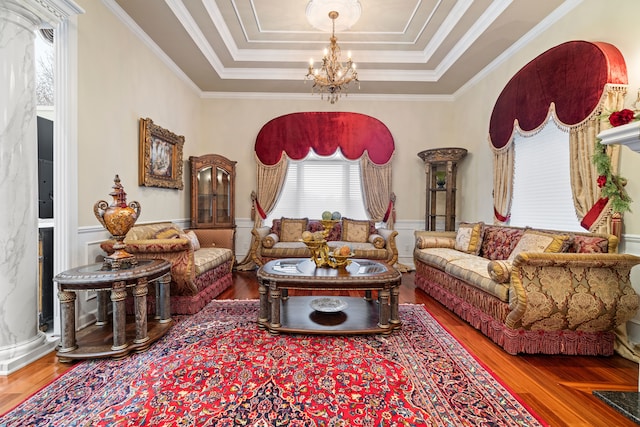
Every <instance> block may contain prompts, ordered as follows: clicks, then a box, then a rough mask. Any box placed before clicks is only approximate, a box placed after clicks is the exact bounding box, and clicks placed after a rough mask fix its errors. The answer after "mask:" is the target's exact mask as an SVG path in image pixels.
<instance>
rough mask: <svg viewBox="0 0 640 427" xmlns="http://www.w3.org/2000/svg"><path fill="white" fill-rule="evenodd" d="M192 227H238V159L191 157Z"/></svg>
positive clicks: (213, 155) (214, 156)
mask: <svg viewBox="0 0 640 427" xmlns="http://www.w3.org/2000/svg"><path fill="white" fill-rule="evenodd" d="M189 162H190V164H191V228H223V229H226V228H235V227H236V224H235V177H236V162H235V161H233V160H229V159H227V158H226V157H223V156H220V155H218V154H206V155H204V156H199V157H194V156H191V157H189Z"/></svg>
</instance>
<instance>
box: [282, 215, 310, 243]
mask: <svg viewBox="0 0 640 427" xmlns="http://www.w3.org/2000/svg"><path fill="white" fill-rule="evenodd" d="M308 223H309V218H295V219H294V218H282V219H281V220H280V241H281V242H297V241H299V240H300V239H302V232H303V231H305V230H306V229H307V224H308Z"/></svg>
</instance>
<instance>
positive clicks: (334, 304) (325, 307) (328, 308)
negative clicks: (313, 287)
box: [309, 297, 349, 313]
mask: <svg viewBox="0 0 640 427" xmlns="http://www.w3.org/2000/svg"><path fill="white" fill-rule="evenodd" d="M309 306H310V307H311V308H313V309H314V310H315V311H319V312H321V313H337V312H339V311H342V310H344V309H346V308H347V307H348V306H349V304H347V303H346V301H343V300H341V299H340V298H332V297H323V298H316V299H314V300H311V302H310V303H309Z"/></svg>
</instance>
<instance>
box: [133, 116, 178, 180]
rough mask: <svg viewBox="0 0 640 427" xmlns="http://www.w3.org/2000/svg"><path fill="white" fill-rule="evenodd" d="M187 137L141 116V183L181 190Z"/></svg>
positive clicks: (139, 176) (139, 177) (139, 175)
mask: <svg viewBox="0 0 640 427" xmlns="http://www.w3.org/2000/svg"><path fill="white" fill-rule="evenodd" d="M183 145H184V136H182V135H176V134H175V133H173V132H171V131H169V130H167V129H163V128H161V127H160V126H158V125H155V124H154V123H153V120H151V119H149V118H146V119H140V155H139V158H140V166H139V173H138V181H139V182H138V184H139V185H144V186H147V187H163V188H177V189H178V190H182V189H183V188H184V183H183V182H182V146H183Z"/></svg>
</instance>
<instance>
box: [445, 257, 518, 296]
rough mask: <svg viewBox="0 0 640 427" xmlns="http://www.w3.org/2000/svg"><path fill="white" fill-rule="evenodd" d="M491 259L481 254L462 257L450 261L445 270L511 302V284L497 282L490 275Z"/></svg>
mask: <svg viewBox="0 0 640 427" xmlns="http://www.w3.org/2000/svg"><path fill="white" fill-rule="evenodd" d="M489 262H490V261H489V260H488V259H486V258H482V257H479V256H472V257H466V258H460V259H455V260H452V261H450V262H449V263H448V264H447V266H446V267H445V272H447V273H448V274H450V275H452V276H454V277H457V278H458V279H460V280H464V281H465V282H467V283H469V284H471V285H473V286H475V287H477V288H479V289H482V290H483V291H485V292H487V293H489V294H491V295H493V296H494V297H496V298H499V299H500V300H501V301H504V302H509V287H510V286H509V284H506V283H497V282H496V281H494V280H492V279H491V277H490V276H489V271H488V267H487V266H488V264H489Z"/></svg>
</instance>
